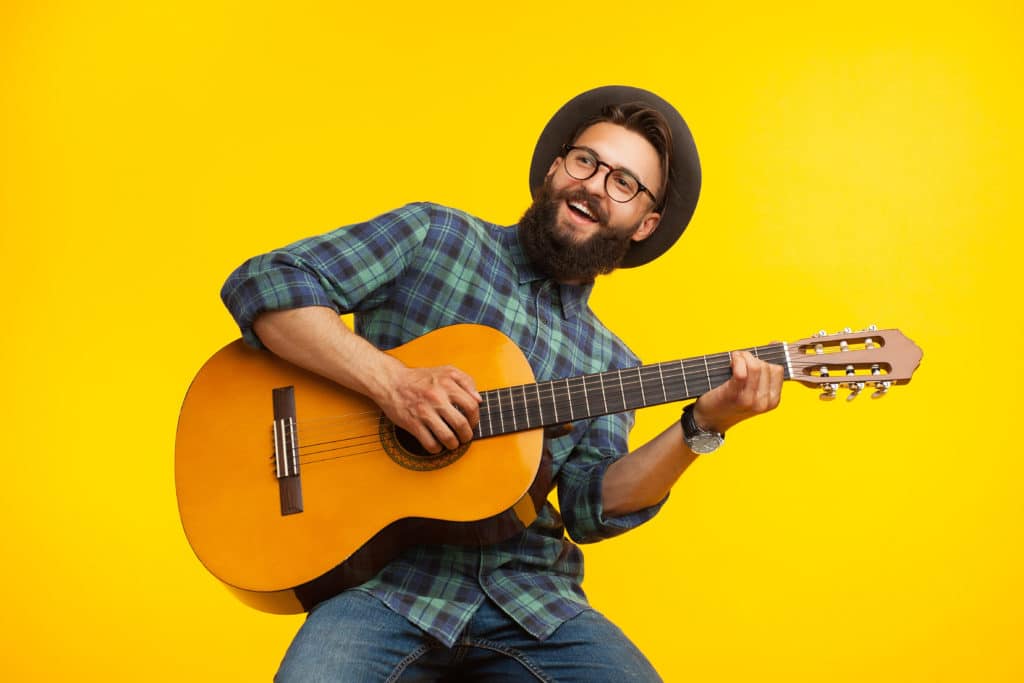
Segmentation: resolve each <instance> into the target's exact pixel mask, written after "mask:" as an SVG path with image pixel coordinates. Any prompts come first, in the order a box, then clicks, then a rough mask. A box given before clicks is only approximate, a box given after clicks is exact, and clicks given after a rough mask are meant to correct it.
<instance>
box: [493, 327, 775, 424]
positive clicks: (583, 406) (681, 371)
mask: <svg viewBox="0 0 1024 683" xmlns="http://www.w3.org/2000/svg"><path fill="white" fill-rule="evenodd" d="M746 350H747V351H750V352H751V353H752V354H754V355H755V356H756V357H758V358H760V359H761V360H764V361H766V362H769V363H775V364H776V365H781V366H783V368H785V378H786V379H789V378H790V367H789V362H788V356H787V349H786V345H785V344H784V343H776V344H769V345H767V346H756V347H753V348H749V349H746ZM731 376H732V369H731V363H730V355H729V353H716V354H712V355H709V356H697V357H694V358H686V359H683V360H676V361H667V362H664V363H655V364H653V365H640V366H637V367H634V368H627V369H623V370H608V371H606V372H600V373H595V374H591V375H580V376H578V377H567V378H564V379H555V380H550V381H547V382H537V383H536V384H520V385H517V386H513V387H504V388H501V389H492V390H490V391H484V392H481V393H482V396H483V399H484V400H483V402H482V403H481V404H480V422H479V424H478V425H477V427H476V430H475V432H474V435H475V436H476V437H477V438H486V437H489V436H499V435H501V434H509V433H511V432H520V431H524V430H528V429H537V428H540V427H550V426H553V425H561V424H566V423H569V422H576V421H578V420H586V419H590V418H594V417H599V416H601V415H610V414H612V413H621V412H625V411H627V410H635V409H637V408H645V407H647V406H655V405H660V404H662V403H671V402H673V401H685V400H687V399H691V398H697V397H698V396H700V395H701V394H704V393H707V392H708V391H710V390H711V389H713V388H715V387H717V386H718V385H720V384H722V383H724V382H725V381H726V380H728V379H729V377H731Z"/></svg>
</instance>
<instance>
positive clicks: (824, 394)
mask: <svg viewBox="0 0 1024 683" xmlns="http://www.w3.org/2000/svg"><path fill="white" fill-rule="evenodd" d="M837 389H839V385H838V384H835V383H831V382H830V383H829V384H822V385H821V395H820V396H818V398H820V399H821V400H822V401H831V400H833V399H834V398H835V397H836V390H837Z"/></svg>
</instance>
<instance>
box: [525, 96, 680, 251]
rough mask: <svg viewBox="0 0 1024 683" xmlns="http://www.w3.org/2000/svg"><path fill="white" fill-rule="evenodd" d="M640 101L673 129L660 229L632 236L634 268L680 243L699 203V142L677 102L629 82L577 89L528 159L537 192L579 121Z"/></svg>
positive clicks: (531, 188) (541, 136)
mask: <svg viewBox="0 0 1024 683" xmlns="http://www.w3.org/2000/svg"><path fill="white" fill-rule="evenodd" d="M631 102H642V103H643V104H646V105H648V106H650V107H652V108H654V109H656V110H657V111H659V112H660V113H661V115H662V116H664V117H665V120H666V121H668V124H669V128H670V129H671V130H672V164H671V170H670V178H671V179H672V183H671V185H670V186H669V187H668V188H667V189H666V191H667V193H668V196H667V198H666V201H665V208H664V209H663V210H662V212H661V221H660V223H659V224H658V229H657V230H655V231H654V232H653V233H652V234H651V236H650V237H648V238H647V239H645V240H642V241H639V242H634V243H633V245H632V246H631V247H630V249H629V252H627V254H626V257H625V258H624V259H623V261H622V264H621V266H622V267H623V268H633V267H635V266H639V265H643V264H645V263H648V262H649V261H653V260H654V259H656V258H657V257H659V256H661V255H662V254H663V253H665V252H666V251H667V250H668V249H669V247H671V246H672V245H673V244H675V243H676V240H678V239H679V236H680V235H682V234H683V231H684V230H686V226H687V225H689V223H690V218H692V217H693V212H694V210H695V209H696V208H697V198H698V197H699V196H700V160H699V158H698V157H697V146H696V144H694V141H693V135H692V134H691V133H690V129H689V127H688V126H687V125H686V121H684V120H683V117H682V116H680V115H679V112H678V111H676V108H675V107H673V106H672V105H671V104H669V103H668V102H666V101H665V100H663V99H662V98H661V97H659V96H657V95H655V94H654V93H652V92H650V91H647V90H643V89H641V88H634V87H630V86H625V85H607V86H604V87H600V88H595V89H593V90H588V91H587V92H585V93H582V94H580V95H577V96H576V97H574V98H573V99H571V100H569V101H568V102H567V103H566V104H565V105H563V106H562V108H561V109H559V110H558V112H556V113H555V115H554V116H553V117H552V118H551V120H550V121H548V125H546V126H545V127H544V130H543V131H542V132H541V134H540V138H539V139H538V140H537V146H536V147H535V148H534V150H533V161H532V162H531V163H530V193H531V195H533V196H536V194H537V191H538V190H539V189H540V187H541V186H542V185H543V184H544V178H545V176H546V175H547V172H548V169H550V168H551V162H552V161H554V160H555V159H556V158H557V157H558V156H559V155H560V154H561V151H562V145H564V144H566V143H567V142H569V136H570V135H572V133H573V131H575V130H576V127H577V126H578V125H579V124H580V123H581V122H583V121H586V120H587V119H591V118H594V117H595V116H597V115H599V114H600V113H601V109H602V108H603V107H605V106H606V105H609V104H628V103H631Z"/></svg>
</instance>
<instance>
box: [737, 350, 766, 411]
mask: <svg viewBox="0 0 1024 683" xmlns="http://www.w3.org/2000/svg"><path fill="white" fill-rule="evenodd" d="M739 355H740V358H742V359H743V366H744V377H743V383H742V384H741V385H740V392H739V395H738V396H737V403H738V404H739V406H740V407H741V408H743V409H745V410H751V409H752V408H753V407H754V405H755V403H756V401H757V392H758V385H759V383H760V381H761V362H760V361H759V360H757V359H756V358H754V357H753V356H752V355H750V354H749V353H748V352H746V351H742V352H740V354H739Z"/></svg>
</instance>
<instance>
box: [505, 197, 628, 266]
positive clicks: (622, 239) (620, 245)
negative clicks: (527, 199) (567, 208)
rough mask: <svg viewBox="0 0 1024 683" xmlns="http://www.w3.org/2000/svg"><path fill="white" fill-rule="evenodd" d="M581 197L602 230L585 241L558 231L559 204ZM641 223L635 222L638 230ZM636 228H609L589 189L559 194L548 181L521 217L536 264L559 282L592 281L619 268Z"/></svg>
mask: <svg viewBox="0 0 1024 683" xmlns="http://www.w3.org/2000/svg"><path fill="white" fill-rule="evenodd" d="M566 200H569V201H574V200H578V201H580V202H583V203H585V204H586V205H587V207H588V208H589V209H590V211H591V213H593V214H594V215H595V216H597V217H598V220H599V226H598V227H599V231H598V232H597V233H595V234H594V235H592V236H591V237H589V238H588V239H587V240H586V241H585V242H582V243H579V244H577V243H576V242H573V240H572V238H571V237H570V238H563V237H561V236H560V235H558V234H557V231H556V225H555V222H556V221H557V220H558V207H559V205H560V204H561V203H562V202H564V201H566ZM636 227H637V226H634V230H635V229H636ZM634 230H628V231H625V232H622V233H618V232H615V231H612V230H609V229H608V223H607V217H606V216H605V214H604V213H603V212H601V211H600V207H599V206H598V204H597V202H596V201H594V200H593V199H592V198H591V197H590V195H589V194H588V193H587V191H586V190H584V189H582V188H577V189H576V190H575V191H566V190H563V191H562V192H559V193H557V194H555V193H554V192H552V190H551V183H550V182H548V181H545V182H544V185H543V186H542V187H541V189H540V192H539V193H538V194H537V198H536V199H534V201H533V204H531V205H530V208H528V209H527V210H526V213H524V214H523V217H522V218H521V219H520V220H519V241H520V243H521V244H522V245H523V251H524V252H526V256H527V258H529V259H530V263H531V264H532V265H533V267H534V268H536V269H537V270H539V271H540V272H542V273H544V274H545V275H547V276H548V277H550V278H552V279H553V280H557V281H559V282H591V281H593V279H594V278H595V277H597V276H598V275H602V274H604V273H610V272H612V271H613V270H615V269H616V268H617V267H618V266H619V264H620V263H622V259H623V258H625V256H626V252H628V251H629V247H630V245H631V244H632V240H631V239H630V236H631V235H632V234H633V232H634Z"/></svg>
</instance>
